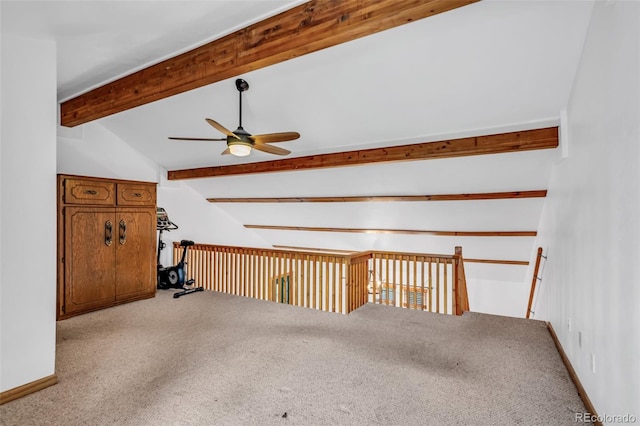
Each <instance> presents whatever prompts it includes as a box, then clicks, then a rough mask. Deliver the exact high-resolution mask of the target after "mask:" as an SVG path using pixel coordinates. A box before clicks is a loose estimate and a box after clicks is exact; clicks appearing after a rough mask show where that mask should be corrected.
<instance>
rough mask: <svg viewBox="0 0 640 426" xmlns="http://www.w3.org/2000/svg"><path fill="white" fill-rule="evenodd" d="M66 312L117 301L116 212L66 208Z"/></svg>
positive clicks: (93, 208)
mask: <svg viewBox="0 0 640 426" xmlns="http://www.w3.org/2000/svg"><path fill="white" fill-rule="evenodd" d="M65 229H66V233H67V238H66V240H65V256H64V264H65V296H66V297H65V312H66V313H73V312H78V311H85V310H91V309H95V308H98V307H100V306H102V305H104V304H108V303H111V302H113V301H114V300H115V263H116V258H115V250H114V244H117V241H116V238H115V237H116V235H117V234H116V223H115V209H113V208H106V207H82V206H78V207H66V210H65Z"/></svg>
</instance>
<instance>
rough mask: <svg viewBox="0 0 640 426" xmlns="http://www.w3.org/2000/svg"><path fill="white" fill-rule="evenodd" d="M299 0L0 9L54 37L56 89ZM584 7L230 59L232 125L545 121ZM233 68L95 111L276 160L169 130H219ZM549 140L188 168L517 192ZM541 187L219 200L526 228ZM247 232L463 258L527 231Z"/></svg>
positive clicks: (348, 220)
mask: <svg viewBox="0 0 640 426" xmlns="http://www.w3.org/2000/svg"><path fill="white" fill-rule="evenodd" d="M300 3H302V2H300V1H196V2H191V1H181V2H173V1H156V2H152V1H149V2H125V1H112V2H99V1H97V2H71V1H69V2H61V1H43V2H8V1H3V2H2V25H3V31H8V32H14V33H16V34H21V35H25V36H32V37H47V38H52V39H54V40H56V42H57V44H58V54H59V62H58V63H59V65H58V82H59V84H58V86H59V99H60V100H64V99H68V98H70V97H72V96H74V95H77V94H79V93H82V92H84V91H86V90H88V89H90V88H92V87H95V86H96V85H99V84H101V83H104V82H106V81H110V80H113V79H115V78H116V77H119V76H122V75H125V74H128V73H130V72H131V71H134V70H137V69H141V68H142V67H144V66H146V65H149V64H152V63H155V62H158V61H160V60H161V59H164V58H167V57H169V56H172V55H174V54H175V53H179V52H184V51H186V50H188V49H189V48H193V47H195V46H196V45H198V44H202V43H204V42H207V41H211V40H214V39H216V38H219V37H220V36H222V35H225V34H229V33H231V32H233V31H235V30H237V29H239V28H242V27H244V26H246V25H249V24H251V23H254V22H257V21H259V20H261V19H264V18H265V17H267V16H271V15H274V14H276V13H279V12H280V11H282V10H285V9H287V8H290V7H292V6H294V5H297V4H300ZM591 7H592V2H589V1H574V2H570V1H526V0H523V1H499V0H484V1H481V2H479V3H475V4H472V5H469V6H465V7H462V8H459V9H456V10H453V11H450V12H446V13H443V14H439V15H436V16H433V17H430V18H427V19H423V20H419V21H416V22H412V23H410V24H406V25H402V26H400V27H397V28H394V29H391V30H387V31H384V32H381V33H377V34H374V35H371V36H368V37H365V38H362V39H358V40H355V41H352V42H348V43H345V44H342V45H339V46H336V47H333V48H329V49H324V50H321V51H318V52H315V53H311V54H308V55H305V56H301V57H298V58H296V59H293V60H289V61H286V62H283V63H280V64H277V65H273V66H270V67H267V68H263V69H259V70H256V71H253V72H250V73H247V74H244V75H242V76H241V77H242V78H244V79H245V80H247V81H248V82H249V84H250V89H249V91H247V92H245V93H244V95H243V96H244V98H243V99H244V105H243V107H244V111H243V113H244V114H243V115H244V116H243V125H244V128H245V129H246V130H248V131H249V132H251V133H254V134H258V133H271V132H279V131H298V132H299V133H300V134H301V135H302V136H301V138H300V139H298V140H296V141H293V142H286V143H282V144H280V146H282V147H286V148H287V149H290V150H291V151H292V154H291V156H293V157H295V156H305V155H310V154H316V153H328V152H339V151H346V150H354V149H361V148H369V147H381V146H391V145H402V144H409V143H417V142H427V141H433V140H440V139H450V138H455V137H462V136H469V135H482V134H495V133H501V132H506V131H514V130H527V129H533V128H538V127H548V126H554V125H558V123H559V117H560V112H561V111H562V110H563V109H564V108H565V106H566V103H567V100H568V98H569V94H570V90H571V86H572V82H573V77H574V74H575V72H576V68H577V66H578V61H579V59H580V54H581V47H582V43H583V39H584V35H585V33H586V29H587V26H588V23H589V18H590V12H591ZM234 80H235V78H232V79H228V80H225V81H221V82H218V83H215V84H212V85H209V86H205V87H202V88H199V89H195V90H192V91H189V92H186V93H183V94H180V95H176V96H173V97H170V98H167V99H164V100H161V101H157V102H154V103H151V104H148V105H144V106H141V107H137V108H135V109H132V110H128V111H125V112H121V113H118V114H115V115H113V116H109V117H106V118H103V119H100V120H99V121H98V122H99V123H100V124H101V125H103V126H104V127H105V128H107V129H108V130H109V131H111V132H113V133H114V134H115V135H117V136H118V137H120V138H121V139H122V140H124V141H125V142H127V143H128V144H130V145H131V146H132V147H133V148H135V149H136V150H138V151H140V152H141V153H143V154H144V155H146V156H148V157H149V158H151V159H152V160H154V161H155V162H157V163H158V164H159V165H160V166H161V167H163V168H164V169H166V170H173V169H182V168H195V167H205V166H217V165H225V164H238V163H242V162H254V161H264V160H273V159H277V158H276V157H274V156H271V155H268V154H263V153H260V152H255V151H254V152H253V153H252V154H251V155H250V156H249V157H245V158H242V159H241V158H237V157H233V156H221V155H220V152H222V151H223V150H224V148H225V145H224V143H223V142H175V141H169V140H168V139H167V137H168V136H190V137H205V138H207V137H209V138H210V137H213V138H215V137H220V136H221V135H220V134H219V133H217V131H216V130H215V129H213V128H212V127H210V126H209V125H208V124H206V123H205V121H204V119H205V117H210V118H213V119H214V120H216V121H218V122H220V123H222V124H223V125H225V126H226V127H227V128H229V129H235V128H236V126H237V124H238V110H237V107H238V92H237V91H236V88H235V85H234ZM558 156H559V154H558V152H557V150H545V151H532V152H526V153H517V154H500V155H485V156H476V157H464V158H456V159H447V160H426V161H415V162H403V163H389V164H378V165H368V166H356V167H344V168H337V169H322V170H313V171H304V172H284V173H269V174H263V175H246V176H233V177H223V178H206V179H196V180H190V181H186V183H187V184H188V185H190V186H191V187H192V188H193V189H194V190H195V191H197V192H198V193H199V194H201V196H202V197H203V198H208V197H293V196H348V195H421V194H448V193H472V192H494V191H522V190H535V189H546V183H547V182H548V178H549V173H550V167H551V164H552V163H553V161H556V160H557V158H558ZM543 202H544V200H543V199H525V200H503V201H458V202H431V203H350V204H348V205H347V204H335V203H331V204H319V203H313V204H304V203H297V204H252V205H247V204H234V203H230V204H219V205H218V206H219V207H220V208H222V209H223V210H224V211H226V212H227V213H228V214H230V215H231V216H233V217H234V218H236V219H237V220H238V221H239V222H240V223H243V224H246V223H252V224H256V223H262V224H268V225H296V226H327V227H372V228H403V229H433V230H438V229H446V230H451V231H458V230H474V231H484V230H495V231H502V230H526V231H528V230H536V229H537V226H538V220H539V217H540V212H541V209H542V204H543ZM255 232H257V233H259V234H260V236H261V237H262V238H264V239H265V240H267V241H269V242H270V243H271V244H276V245H294V246H305V247H311V246H316V247H328V248H338V249H340V248H346V249H371V248H379V249H389V250H403V249H404V250H406V251H420V252H443V253H451V252H452V247H453V245H463V246H464V247H465V252H466V253H467V255H468V257H477V258H502V259H517V260H528V259H529V258H530V254H531V252H532V243H533V240H532V239H531V238H516V237H510V238H496V239H484V238H475V237H465V238H456V237H429V236H413V235H374V234H337V233H318V232H302V231H297V232H296V231H292V232H281V231H270V230H256V231H255ZM505 270H506V269H505ZM509 271H511V269H510V270H509ZM496 274H497V275H496ZM496 274H494V275H493V278H495V277H496V276H498V275H499V274H498V273H496ZM500 274H502V273H500ZM509 274H511V272H508V273H506V275H509ZM482 275H483V273H481V272H479V273H478V276H479V277H480V276H482ZM517 275H518V277H519V278H518V280H521V279H522V278H523V276H522V273H518V274H517ZM505 279H507V280H511V279H512V277H509V278H505Z"/></svg>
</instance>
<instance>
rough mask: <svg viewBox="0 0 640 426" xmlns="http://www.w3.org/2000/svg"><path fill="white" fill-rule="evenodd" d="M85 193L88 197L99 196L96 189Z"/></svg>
mask: <svg viewBox="0 0 640 426" xmlns="http://www.w3.org/2000/svg"><path fill="white" fill-rule="evenodd" d="M84 193H85V194H87V195H97V194H98V191H96V190H95V189H87V190H86V191H84Z"/></svg>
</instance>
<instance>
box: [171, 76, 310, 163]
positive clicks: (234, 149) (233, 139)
mask: <svg viewBox="0 0 640 426" xmlns="http://www.w3.org/2000/svg"><path fill="white" fill-rule="evenodd" d="M236 88H237V89H238V92H239V93H240V123H239V124H238V128H237V129H236V130H234V131H233V132H232V131H230V130H229V129H227V128H226V127H224V126H223V125H221V124H220V123H218V122H216V121H214V120H212V119H210V118H205V121H206V122H207V123H209V124H210V125H211V126H212V127H214V128H215V129H217V130H218V131H220V132H222V133H223V134H225V135H226V136H227V137H226V138H220V139H210V138H178V137H169V139H171V140H179V141H226V142H227V149H225V150H224V151H222V155H226V154H233V155H236V156H238V157H244V156H245V155H249V154H251V148H254V149H257V150H258V151H262V152H267V153H269V154H276V155H287V154H290V153H291V151H289V150H286V149H284V148H280V147H278V146H273V145H269V143H272V142H287V141H292V140H295V139H298V138H299V137H300V133H298V132H281V133H267V134H264V135H252V134H251V133H249V132H247V131H246V130H244V129H243V128H242V92H246V91H247V90H249V83H247V82H246V81H245V80H243V79H241V78H239V79H237V80H236Z"/></svg>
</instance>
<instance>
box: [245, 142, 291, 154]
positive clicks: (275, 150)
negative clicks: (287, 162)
mask: <svg viewBox="0 0 640 426" xmlns="http://www.w3.org/2000/svg"><path fill="white" fill-rule="evenodd" d="M253 148H255V149H257V150H258V151H262V152H267V153H269V154H276V155H287V154H291V151H289V150H287V149H283V148H280V147H279V146H273V145H267V144H266V143H258V142H256V143H255V144H254V145H253Z"/></svg>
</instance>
